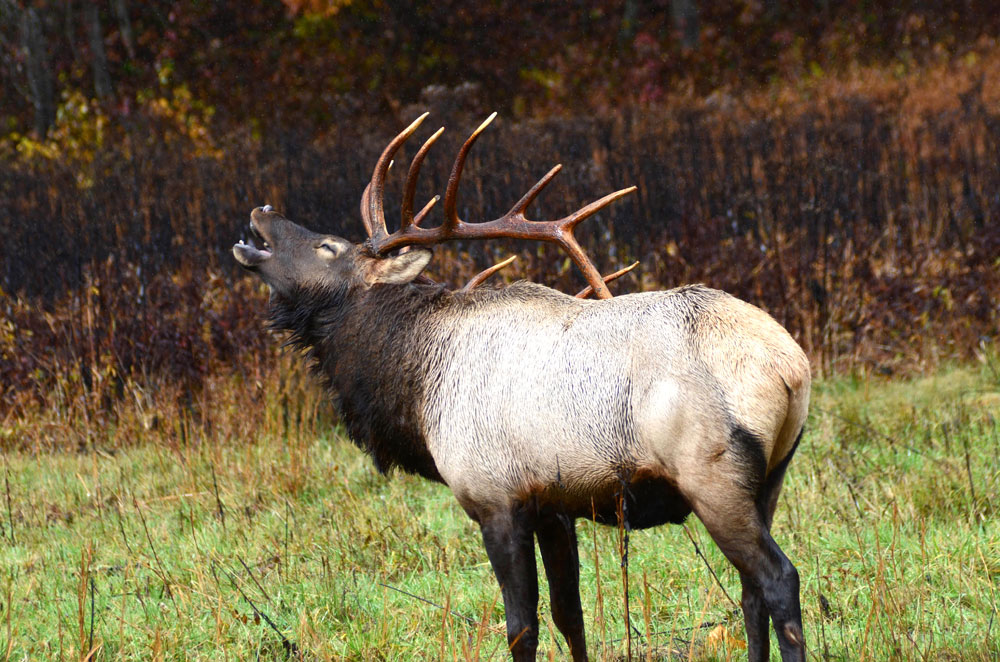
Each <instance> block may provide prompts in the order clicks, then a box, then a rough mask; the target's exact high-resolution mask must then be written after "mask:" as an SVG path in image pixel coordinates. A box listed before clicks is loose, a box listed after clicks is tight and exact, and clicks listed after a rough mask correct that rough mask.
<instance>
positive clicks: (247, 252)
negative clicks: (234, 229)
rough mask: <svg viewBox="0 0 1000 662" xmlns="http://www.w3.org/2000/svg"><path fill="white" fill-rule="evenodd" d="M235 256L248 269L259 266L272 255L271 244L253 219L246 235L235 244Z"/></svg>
mask: <svg viewBox="0 0 1000 662" xmlns="http://www.w3.org/2000/svg"><path fill="white" fill-rule="evenodd" d="M233 256H234V257H235V258H236V261H237V262H239V263H240V264H242V265H243V266H244V267H247V268H248V269H250V268H253V267H256V266H259V265H260V264H261V263H262V262H264V261H265V260H267V259H269V258H270V257H271V245H270V244H269V243H268V242H267V239H266V238H265V237H264V235H263V234H261V233H260V231H259V230H258V229H257V228H256V227H255V226H254V224H253V221H250V224H249V225H248V226H247V232H246V235H245V236H244V237H243V238H242V239H240V240H239V241H238V242H237V243H236V245H235V246H233Z"/></svg>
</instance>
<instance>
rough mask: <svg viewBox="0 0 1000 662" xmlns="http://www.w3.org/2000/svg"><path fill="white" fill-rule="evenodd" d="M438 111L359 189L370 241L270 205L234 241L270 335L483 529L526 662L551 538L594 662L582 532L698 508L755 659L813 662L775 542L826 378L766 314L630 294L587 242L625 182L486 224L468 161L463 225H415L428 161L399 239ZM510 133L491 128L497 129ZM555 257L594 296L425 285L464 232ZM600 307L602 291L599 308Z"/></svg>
mask: <svg viewBox="0 0 1000 662" xmlns="http://www.w3.org/2000/svg"><path fill="white" fill-rule="evenodd" d="M424 117H426V114H425V115H424V116H421V117H420V118H418V119H417V120H416V121H415V122H414V123H413V124H412V125H410V126H409V127H408V128H407V129H405V130H404V131H403V132H402V133H400V134H399V135H398V136H397V137H396V138H395V139H394V140H393V141H392V142H391V143H390V144H389V145H388V146H387V147H386V149H385V151H384V152H383V153H382V155H381V157H380V158H379V159H378V162H377V163H376V165H375V169H374V173H373V175H372V178H371V182H370V183H369V184H368V186H367V188H366V189H365V192H364V194H363V196H362V203H361V216H362V219H363V221H364V225H365V228H366V230H367V232H368V235H369V238H368V240H367V241H365V242H364V243H363V244H353V243H351V242H349V241H347V240H345V239H342V238H340V237H336V236H332V235H324V234H316V233H314V232H311V231H309V230H306V229H305V228H302V227H300V226H298V225H296V224H294V223H292V222H291V221H289V220H287V219H285V218H283V217H282V216H280V215H279V214H278V213H276V212H275V211H273V210H272V209H271V208H270V207H269V206H266V207H263V208H257V209H254V210H253V212H252V213H251V215H250V218H251V220H250V227H249V233H248V236H249V239H248V240H247V241H243V240H241V241H240V242H239V243H237V244H236V245H235V246H234V247H233V253H234V254H235V256H236V259H237V260H238V261H239V263H240V264H241V265H243V266H244V267H245V268H247V269H249V270H250V271H253V272H255V273H257V274H258V275H259V276H260V277H261V278H262V279H263V280H264V282H265V283H266V284H267V285H268V286H269V289H270V293H271V296H270V323H271V326H272V328H274V329H277V330H281V331H285V332H287V333H288V336H289V338H290V341H291V343H292V344H293V345H296V346H298V347H300V348H302V349H304V350H306V353H307V356H308V359H309V361H310V363H311V365H312V367H313V368H314V370H315V372H316V373H317V374H318V375H319V376H320V377H321V378H322V380H323V381H324V382H325V384H326V385H327V386H328V387H329V388H330V390H331V393H332V394H333V395H334V397H335V399H336V402H337V405H338V407H339V410H340V412H341V416H342V420H343V422H344V423H345V425H346V428H347V431H348V433H349V435H350V437H351V439H352V440H353V442H354V443H355V444H356V445H357V446H359V447H360V448H362V449H363V450H365V451H366V452H367V453H368V454H370V455H371V457H372V459H373V460H374V463H375V465H376V467H377V468H378V469H379V470H380V471H382V472H387V471H389V470H391V469H393V468H399V469H401V470H403V471H407V472H412V473H415V474H418V475H420V476H423V477H425V478H429V479H431V480H434V481H439V482H442V483H444V484H445V485H447V486H448V487H449V488H450V489H451V491H452V492H453V493H454V495H455V498H456V499H457V500H458V502H459V504H460V505H461V506H462V508H463V509H464V510H465V512H466V513H467V514H468V515H469V517H471V518H472V519H473V520H475V521H476V522H477V523H478V524H479V527H480V529H481V531H482V536H483V542H484V544H485V547H486V553H487V555H488V556H489V560H490V563H491V564H492V567H493V570H494V573H495V574H496V577H497V580H498V581H499V583H500V586H501V593H502V596H503V602H504V607H505V611H506V619H507V638H508V643H509V646H510V650H511V653H512V655H513V657H514V659H515V660H533V659H535V654H536V648H537V644H538V614H537V606H538V578H537V571H536V568H535V553H534V541H535V540H537V541H538V546H539V549H540V551H541V557H542V562H543V565H544V567H545V572H546V574H547V576H548V580H549V587H550V588H549V590H550V594H551V604H552V619H553V621H554V622H555V624H556V626H557V627H558V628H559V630H560V632H561V633H562V635H563V636H564V637H565V638H566V641H567V642H568V644H569V649H570V652H571V654H572V657H573V659H574V660H585V659H587V650H586V643H585V639H584V625H583V613H582V609H581V606H580V594H579V557H578V552H577V540H576V528H575V521H576V519H577V518H580V517H587V518H592V519H594V520H596V521H598V522H601V523H605V524H619V523H622V522H621V519H622V517H623V514H625V516H627V521H626V522H623V523H622V524H624V525H627V526H629V527H631V528H637V529H638V528H645V527H651V526H656V525H659V524H664V523H666V522H674V523H680V522H682V521H683V520H684V519H685V517H687V515H688V514H690V513H691V512H692V511H693V512H694V513H695V514H696V515H697V516H698V517H699V519H701V521H702V522H704V524H705V527H706V529H707V530H708V532H709V533H710V534H711V536H712V538H713V540H714V541H715V542H716V544H718V546H719V548H720V549H721V550H722V552H723V553H724V554H725V556H726V558H727V559H729V561H730V562H731V563H732V564H733V565H734V566H735V567H736V568H737V570H738V571H739V573H740V579H741V582H742V589H743V592H742V607H743V613H744V618H745V624H746V631H747V644H748V645H747V648H748V652H749V658H750V660H752V661H754V662H757V661H762V660H766V659H768V652H769V647H770V642H769V637H768V618H770V619H771V621H772V622H773V624H774V628H775V632H776V634H777V639H778V644H779V646H780V649H781V658H782V660H784V661H785V662H788V661H790V660H803V659H805V643H804V638H803V634H802V619H801V611H800V606H799V579H798V573H797V571H796V570H795V567H794V566H793V565H792V563H791V562H790V561H789V560H788V558H787V557H786V556H785V554H784V553H783V552H782V551H781V549H780V548H779V547H778V545H777V543H776V542H775V541H774V539H773V538H772V537H771V534H770V528H771V520H772V517H773V515H774V510H775V505H776V503H777V500H778V493H779V491H780V489H781V484H782V480H783V477H784V475H785V470H786V468H787V467H788V463H789V461H790V460H791V458H792V455H793V453H794V452H795V449H796V447H797V445H798V443H799V439H800V438H801V434H802V427H803V423H804V421H805V418H806V409H807V407H808V401H809V385H810V374H809V363H808V361H807V359H806V356H805V354H804V353H803V352H802V350H801V348H800V347H799V346H798V345H797V344H796V343H795V341H794V340H793V339H792V337H791V336H790V335H789V334H788V332H787V331H785V329H784V328H782V327H781V325H779V324H778V323H777V322H775V321H774V319H772V318H771V317H770V316H769V315H767V314H766V313H765V312H763V311H762V310H760V309H759V308H757V307H755V306H752V305H750V304H748V303H745V302H743V301H741V300H739V299H736V298H734V297H732V296H730V295H728V294H725V293H723V292H720V291H717V290H713V289H709V288H707V287H704V286H701V285H691V286H685V287H679V288H677V289H673V290H669V291H664V292H647V293H641V294H628V295H623V296H618V297H614V298H612V297H611V295H610V293H609V292H608V288H607V286H606V285H605V282H604V281H605V279H603V278H602V277H601V275H600V273H599V272H598V270H597V269H596V268H595V267H594V265H593V264H592V263H591V261H590V260H589V259H588V258H587V256H586V255H585V254H584V252H583V250H582V249H581V248H580V245H579V244H578V243H577V241H576V240H575V239H574V237H573V229H574V228H575V227H576V225H577V224H578V223H579V222H580V221H582V220H583V219H585V218H587V217H588V216H590V215H592V214H593V213H594V212H596V211H598V210H599V209H601V208H603V207H605V206H606V205H608V204H610V203H611V202H612V201H614V200H616V199H618V198H620V197H621V196H623V195H625V194H627V193H629V192H630V191H631V190H632V189H625V190H622V191H618V192H616V193H612V194H610V195H608V196H605V197H604V198H602V199H601V200H598V201H596V202H594V203H591V204H589V205H587V206H585V207H583V208H581V209H580V210H578V211H576V212H574V213H572V214H570V215H568V216H566V217H564V218H561V219H558V220H554V221H534V220H529V219H527V218H526V217H525V212H526V210H527V208H528V206H529V205H530V204H531V202H532V201H533V200H534V199H535V197H536V196H537V195H538V194H539V192H540V191H541V190H542V189H543V188H544V187H545V185H546V184H548V183H549V181H551V179H552V178H553V177H554V176H555V174H556V172H557V171H558V166H557V167H556V168H553V169H552V170H551V171H550V172H549V173H548V174H546V175H545V176H544V177H543V178H542V179H541V180H540V181H539V182H538V183H537V184H536V185H535V186H534V187H532V188H531V189H530V190H529V191H528V192H527V193H526V194H525V195H524V197H522V198H521V199H520V201H518V202H517V203H516V204H515V205H514V206H513V208H512V209H511V210H510V211H509V212H508V213H507V214H505V215H503V216H502V217H500V218H497V219H495V220H491V221H484V222H467V221H464V220H462V219H460V218H459V215H458V212H457V205H456V197H457V192H458V186H459V180H460V178H461V174H462V168H463V165H464V162H465V158H466V156H467V154H468V152H469V149H470V148H471V147H472V144H473V143H474V141H475V140H476V137H477V136H478V135H479V133H480V132H481V131H482V130H483V128H485V126H486V124H487V123H488V122H489V120H487V122H484V123H483V125H482V126H480V127H479V129H477V130H476V131H475V132H474V133H473V134H472V136H471V137H470V138H469V139H468V140H467V141H466V142H465V144H464V145H463V146H462V148H461V150H460V151H459V153H458V156H457V158H456V160H455V164H454V167H453V169H452V172H451V176H450V178H449V181H448V184H447V188H446V190H445V194H444V204H443V207H444V221H443V222H442V223H441V225H438V226H436V227H431V228H425V227H422V226H421V222H422V221H423V219H424V218H425V217H426V215H427V212H428V211H429V209H430V207H431V206H432V205H433V203H434V202H435V201H437V199H438V198H437V197H435V198H434V199H433V200H431V202H430V203H429V204H428V205H427V206H425V207H424V208H423V210H421V211H420V212H419V213H417V214H414V213H413V208H414V207H413V201H414V191H415V189H416V180H417V176H418V173H419V170H420V165H421V162H422V161H423V159H424V157H425V156H426V154H427V151H428V149H429V148H430V146H431V144H432V143H433V142H434V140H435V139H436V138H437V137H438V136H439V135H440V134H441V131H438V132H437V133H435V134H434V135H433V136H431V138H430V139H429V140H428V141H427V142H426V143H425V144H424V146H423V147H422V148H421V149H420V150H419V151H418V152H417V153H416V156H415V157H414V159H413V163H412V165H411V167H410V170H409V172H408V174H407V178H406V183H405V188H404V193H403V198H402V204H401V207H402V220H401V224H400V227H399V229H398V230H397V231H395V232H392V233H390V232H389V231H388V230H387V229H386V222H385V216H384V213H383V191H384V183H385V176H386V172H387V170H388V168H389V166H390V163H391V159H392V157H393V155H394V154H395V152H396V151H397V150H398V149H399V147H400V145H402V144H403V142H404V141H405V140H406V139H407V138H408V137H409V136H410V135H411V134H412V133H413V132H414V131H415V130H416V128H417V125H418V124H419V123H420V122H421V121H422V120H423V119H424ZM490 119H492V117H491V118H490ZM492 237H517V238H522V239H523V238H528V239H538V240H543V241H550V242H555V243H557V244H559V245H560V246H562V247H563V248H564V249H565V250H566V251H567V252H568V253H569V255H570V256H571V257H572V258H573V260H574V261H575V263H576V264H577V265H578V266H579V267H580V269H581V270H582V271H583V273H584V275H585V276H586V278H587V280H588V282H589V283H590V288H588V289H592V290H593V292H594V293H595V294H596V295H597V300H587V299H585V298H574V297H572V296H568V295H565V294H562V293H560V292H557V291H555V290H552V289H550V288H548V287H544V286H542V285H538V284H535V283H530V282H523V281H522V282H516V283H514V284H512V285H509V286H506V287H495V288H477V287H475V285H476V284H478V282H479V281H481V280H482V278H484V277H485V276H486V275H488V274H489V273H490V272H492V269H488V270H487V271H486V272H484V273H483V274H481V275H480V277H477V278H476V279H474V281H475V282H474V283H471V284H470V286H466V287H465V288H463V289H461V290H458V291H451V290H449V289H447V288H446V287H444V286H443V285H440V284H435V283H434V282H432V281H430V280H429V279H427V278H426V277H424V276H422V275H421V272H422V270H423V269H424V267H425V266H426V265H427V263H428V262H429V260H430V259H431V252H430V251H429V250H428V249H426V248H425V246H428V245H432V244H437V243H440V242H444V241H447V240H452V239H485V238H492ZM581 294H586V293H581Z"/></svg>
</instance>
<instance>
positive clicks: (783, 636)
mask: <svg viewBox="0 0 1000 662" xmlns="http://www.w3.org/2000/svg"><path fill="white" fill-rule="evenodd" d="M726 455H728V456H730V457H737V456H738V455H739V454H738V453H731V454H730V453H727V454H726ZM718 463H719V465H721V466H716V469H717V470H716V471H713V472H711V475H702V476H700V477H699V479H698V480H697V481H696V482H693V483H692V484H691V485H689V486H688V488H689V489H686V490H685V489H683V488H682V491H684V492H685V494H686V496H687V497H688V500H689V502H690V503H691V505H692V508H693V510H694V512H695V514H697V515H698V518H699V519H701V521H702V522H703V523H704V524H705V528H706V529H707V530H708V532H709V534H710V535H711V536H712V539H713V540H714V541H715V543H716V544H717V545H718V546H719V549H721V550H722V553H723V554H725V555H726V558H727V559H729V561H730V562H731V563H732V564H733V565H734V566H736V569H737V570H739V572H740V579H741V580H742V584H743V600H742V603H743V604H742V606H743V612H744V617H745V618H746V628H747V649H748V652H749V654H750V660H751V662H758V661H762V660H766V659H767V655H768V649H769V642H768V637H767V634H768V632H767V616H768V615H770V617H771V621H772V622H773V623H774V629H775V632H776V634H777V637H778V645H779V647H780V649H781V659H782V660H783V662H797V661H799V660H804V659H805V643H804V638H803V636H802V613H801V607H800V604H799V576H798V571H797V570H796V569H795V566H793V565H792V563H791V561H789V560H788V557H787V556H785V554H784V552H782V551H781V548H780V547H778V544H777V543H776V542H775V541H774V539H773V538H772V537H771V534H770V532H769V531H768V522H769V520H770V518H769V517H767V518H765V516H764V513H763V512H762V509H761V508H760V504H761V501H760V500H759V497H760V495H761V491H762V489H763V487H764V486H763V485H761V481H757V480H753V479H750V480H743V479H735V478H733V477H735V476H742V477H743V478H744V479H745V478H746V477H747V464H746V463H745V462H742V461H739V460H737V461H736V462H732V461H729V462H727V460H726V459H724V458H720V459H719V460H718ZM763 471H764V469H763V467H760V473H759V477H760V478H761V480H762V479H763Z"/></svg>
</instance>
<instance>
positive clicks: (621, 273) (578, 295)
mask: <svg viewBox="0 0 1000 662" xmlns="http://www.w3.org/2000/svg"><path fill="white" fill-rule="evenodd" d="M638 266H639V263H638V262H633V263H632V264H630V265H628V266H627V267H625V268H624V269H619V270H618V271H616V272H614V273H613V274H608V275H607V276H604V277H603V278H602V279H601V280H603V281H604V282H605V283H610V282H611V281H613V280H618V279H619V278H621V277H622V276H624V275H625V274H627V273H628V272H630V271H632V270H633V269H635V268H636V267H638ZM593 293H594V287H593V286H592V285H588V286H587V287H585V288H583V289H582V290H580V291H579V292H577V293H576V298H577V299H586V298H587V297H589V296H590V295H591V294H593Z"/></svg>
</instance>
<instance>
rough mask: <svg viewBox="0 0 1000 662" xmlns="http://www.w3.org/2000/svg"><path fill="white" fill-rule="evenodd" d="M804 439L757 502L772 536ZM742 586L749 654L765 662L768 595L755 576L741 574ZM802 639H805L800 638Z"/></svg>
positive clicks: (756, 661) (766, 484)
mask: <svg viewBox="0 0 1000 662" xmlns="http://www.w3.org/2000/svg"><path fill="white" fill-rule="evenodd" d="M801 439H802V431H799V436H798V438H797V439H796V440H795V444H794V445H793V446H792V450H791V451H789V453H788V454H787V455H786V456H785V457H784V458H783V459H782V460H781V462H780V463H778V465H777V466H776V467H775V468H774V469H773V470H772V471H771V473H770V474H769V475H768V476H767V478H766V480H765V481H764V485H763V488H762V489H761V490H760V494H759V495H758V499H757V510H758V512H759V513H760V516H761V518H762V519H763V522H764V528H765V529H766V530H767V532H768V533H770V531H771V522H772V521H773V519H774V511H775V508H776V507H777V505H778V495H779V494H780V492H781V485H782V482H783V481H784V477H785V470H786V469H787V468H788V464H789V462H791V459H792V456H793V455H794V454H795V450H796V448H798V445H799V440H801ZM740 582H741V584H742V587H743V595H742V600H741V606H742V607H743V619H744V621H745V623H746V629H747V652H748V654H749V658H750V660H751V662H765V661H766V660H767V659H768V657H769V654H770V648H771V646H770V644H771V641H770V638H769V636H768V621H769V620H770V618H769V614H768V611H767V607H766V605H765V603H764V593H763V591H762V590H761V588H760V586H758V585H757V582H756V581H755V580H754V578H753V577H752V576H751V575H748V574H745V573H742V572H741V573H740ZM800 639H801V637H800Z"/></svg>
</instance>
